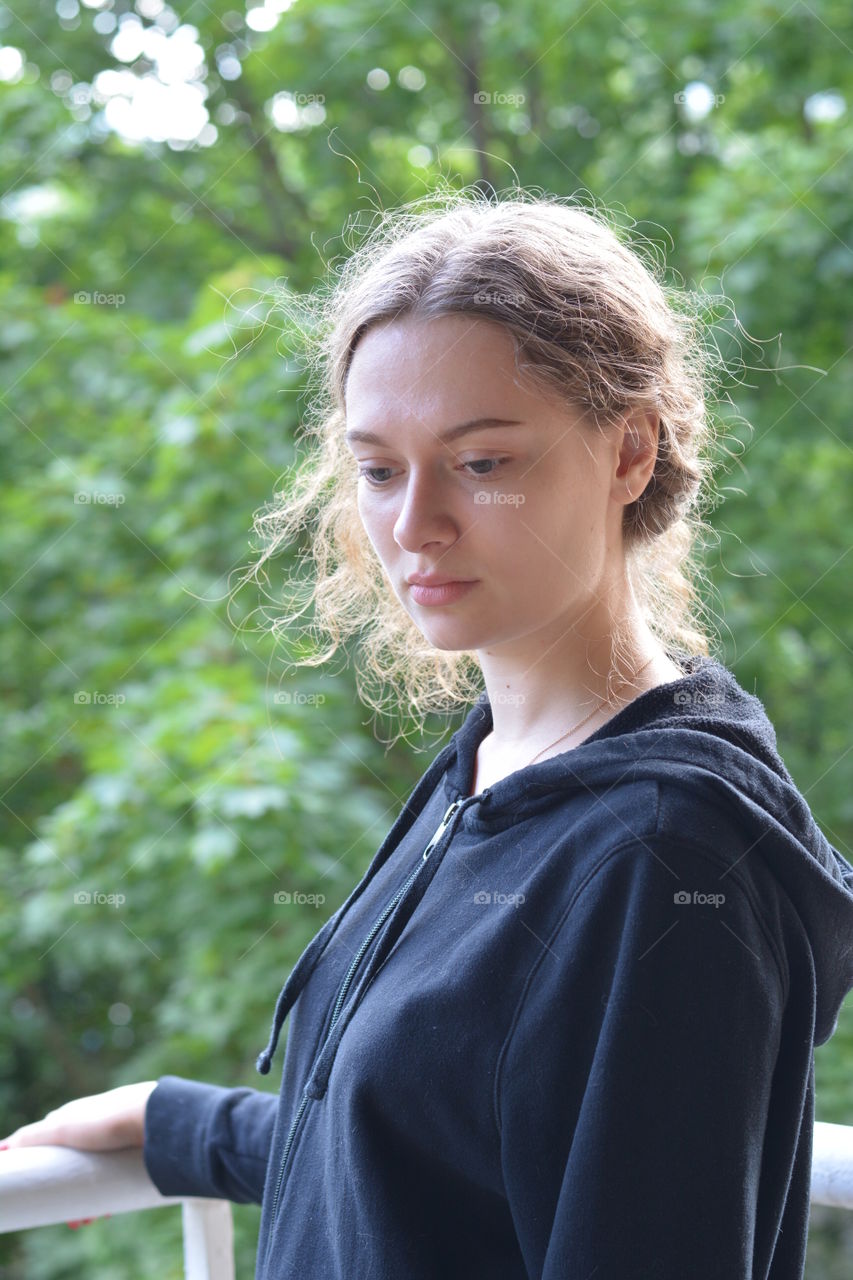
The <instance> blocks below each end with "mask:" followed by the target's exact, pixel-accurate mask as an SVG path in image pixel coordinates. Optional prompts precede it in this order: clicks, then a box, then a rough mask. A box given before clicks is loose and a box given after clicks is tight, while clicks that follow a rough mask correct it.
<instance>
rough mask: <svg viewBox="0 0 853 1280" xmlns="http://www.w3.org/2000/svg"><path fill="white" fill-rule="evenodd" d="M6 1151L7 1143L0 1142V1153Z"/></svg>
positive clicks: (7, 1148)
mask: <svg viewBox="0 0 853 1280" xmlns="http://www.w3.org/2000/svg"><path fill="white" fill-rule="evenodd" d="M8 1150H9V1144H8V1142H0V1151H8Z"/></svg>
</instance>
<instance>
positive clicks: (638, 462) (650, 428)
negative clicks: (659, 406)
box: [613, 409, 660, 505]
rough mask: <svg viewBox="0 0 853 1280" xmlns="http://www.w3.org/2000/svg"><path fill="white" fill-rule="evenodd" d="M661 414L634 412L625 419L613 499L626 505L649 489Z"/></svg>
mask: <svg viewBox="0 0 853 1280" xmlns="http://www.w3.org/2000/svg"><path fill="white" fill-rule="evenodd" d="M659 431H660V414H658V413H656V412H654V411H653V410H645V409H634V410H631V411H630V412H628V413H626V414H625V416H624V418H623V419H622V437H621V440H620V441H619V442H618V444H617V451H618V463H617V467H616V471H615V473H614V476H613V497H614V498H615V499H616V500H617V501H620V502H623V503H625V505H627V504H628V503H630V502H635V501H636V499H637V498H639V496H640V494H641V493H642V492H643V491H644V489H645V488H646V485H647V484H648V483H649V480H650V479H651V475H652V472H653V471H654V469H655V462H656V460H657V452H658V434H659Z"/></svg>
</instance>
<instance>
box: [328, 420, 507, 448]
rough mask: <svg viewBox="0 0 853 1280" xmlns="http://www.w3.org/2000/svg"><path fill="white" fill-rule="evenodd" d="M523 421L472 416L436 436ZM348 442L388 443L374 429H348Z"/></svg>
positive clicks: (454, 436)
mask: <svg viewBox="0 0 853 1280" xmlns="http://www.w3.org/2000/svg"><path fill="white" fill-rule="evenodd" d="M520 426H523V422H522V420H521V419H520V418H472V419H471V421H470V422H460V423H459V425H458V426H455V427H448V429H447V430H446V431H443V432H442V433H441V434H440V435H438V436H437V437H436V439H438V440H455V439H457V437H458V436H464V435H465V434H466V433H467V432H469V431H476V430H477V429H478V428H479V427H520ZM344 439H345V440H346V442H347V444H352V443H353V441H356V440H358V441H361V442H362V443H363V444H386V443H387V442H386V441H385V440H383V439H382V438H381V436H378V435H376V433H375V432H373V431H348V432H347V433H346V435H345V436H344Z"/></svg>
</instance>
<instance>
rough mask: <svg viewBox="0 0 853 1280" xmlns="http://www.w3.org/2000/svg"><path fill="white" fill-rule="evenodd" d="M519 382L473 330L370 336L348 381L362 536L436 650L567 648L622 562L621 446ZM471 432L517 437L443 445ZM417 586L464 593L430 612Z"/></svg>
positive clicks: (466, 325) (481, 332) (506, 343)
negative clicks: (438, 580)
mask: <svg viewBox="0 0 853 1280" xmlns="http://www.w3.org/2000/svg"><path fill="white" fill-rule="evenodd" d="M517 376H518V375H517V374H516V370H515V362H514V357H513V344H512V340H511V338H510V336H509V334H508V333H507V332H506V331H505V330H504V329H502V328H501V327H500V326H499V325H496V324H494V323H492V322H489V321H487V320H482V319H479V318H477V317H470V316H443V317H440V318H438V319H432V320H416V319H413V318H412V317H411V316H408V317H404V318H402V319H400V320H394V321H388V322H384V323H381V324H378V325H376V326H374V327H372V328H371V329H369V330H368V331H367V333H366V334H365V335H364V337H363V338H362V339H361V341H360V342H359V344H358V346H357V347H356V350H355V353H354V355H353V359H352V362H351V365H350V371H349V376H348V379H347V386H346V419H347V443H348V445H349V448H350V449H351V450H352V453H353V455H354V457H355V459H356V461H357V467H358V472H359V480H358V509H359V513H360V516H361V520H362V522H363V524H364V528H365V531H366V533H367V536H368V537H369V539H370V541H371V543H372V545H373V547H374V549H375V551H376V553H377V555H378V556H379V558H380V560H381V562H382V564H383V566H384V569H385V572H386V574H387V576H388V580H389V582H390V583H391V586H392V587H393V589H394V591H395V593H396V594H397V596H398V598H399V599H400V601H401V602H402V604H403V606H404V608H405V609H406V610H407V612H408V613H409V614H410V615H411V617H412V618H413V619H414V621H415V623H416V624H417V626H418V628H419V629H420V630H421V631H422V632H423V634H424V636H425V637H426V639H427V640H428V641H429V643H430V644H431V645H433V646H434V647H436V648H439V649H447V650H476V649H481V648H488V649H489V650H490V651H493V649H494V647H495V646H498V645H502V644H503V645H510V644H511V643H512V642H514V641H518V640H521V639H522V638H523V637H525V636H530V635H532V633H541V634H540V635H539V637H538V638H539V639H540V640H546V641H547V639H548V637H549V634H551V633H553V635H554V637H556V636H557V635H562V634H564V633H565V631H566V628H567V627H568V626H570V625H572V624H573V623H574V622H575V621H576V620H577V619H579V618H580V617H581V616H582V615H584V614H585V613H586V612H587V611H589V610H590V609H591V610H592V611H593V613H594V611H595V609H596V606H597V605H600V603H601V601H602V598H603V597H602V592H603V590H604V589H605V587H606V586H607V582H608V574H609V573H610V571H611V569H612V567H613V565H614V556H616V557H617V558H618V556H619V555H620V554H621V518H622V512H623V509H624V503H625V502H626V501H630V495H628V494H627V490H626V491H625V492H624V493H623V488H624V487H625V481H624V479H620V478H619V477H618V476H617V477H615V478H614V472H615V471H616V470H617V468H618V467H619V458H618V443H614V439H615V440H616V441H617V442H618V441H619V440H620V439H621V437H619V436H618V435H617V436H616V437H612V436H611V437H609V438H607V439H606V438H605V437H603V436H602V435H601V434H599V433H598V432H596V431H595V430H594V429H593V428H591V427H589V426H588V425H585V424H584V423H583V422H582V421H580V420H579V419H578V417H577V416H576V415H575V414H574V413H572V412H571V411H570V410H569V409H567V408H565V407H563V406H561V405H559V404H557V403H556V402H551V401H548V400H545V399H543V398H541V397H540V395H539V394H538V393H536V392H533V391H530V390H524V389H522V387H521V386H520V385H519V383H518V382H517V380H516V379H517ZM480 418H489V419H492V418H494V419H501V420H504V422H505V421H506V420H514V424H513V425H499V424H498V423H497V422H495V423H491V424H483V425H481V426H478V427H476V429H474V430H472V431H470V432H467V433H465V434H459V435H457V436H456V437H455V438H448V433H449V432H451V431H452V429H453V428H455V427H458V426H459V425H460V424H463V423H467V422H470V421H472V420H473V419H480ZM363 433H372V434H373V435H374V436H375V437H376V440H375V441H373V440H371V441H367V440H364V439H359V438H358V436H359V435H360V434H363ZM620 496H621V501H620ZM636 496H637V493H636V492H635V493H634V497H636ZM413 573H423V574H429V573H434V574H436V575H439V576H441V577H442V578H444V579H461V580H467V581H470V582H473V585H472V586H470V587H469V588H468V589H467V590H466V591H464V592H463V593H461V594H459V595H458V596H457V598H455V599H449V600H448V599H444V600H442V599H441V598H440V597H438V596H436V595H434V596H433V599H434V601H436V602H433V603H427V602H426V597H424V596H423V594H422V593H421V600H420V601H419V600H418V599H417V595H418V594H419V593H418V592H417V591H413V588H412V586H411V585H410V584H409V583H408V582H407V578H408V577H409V575H410V574H413Z"/></svg>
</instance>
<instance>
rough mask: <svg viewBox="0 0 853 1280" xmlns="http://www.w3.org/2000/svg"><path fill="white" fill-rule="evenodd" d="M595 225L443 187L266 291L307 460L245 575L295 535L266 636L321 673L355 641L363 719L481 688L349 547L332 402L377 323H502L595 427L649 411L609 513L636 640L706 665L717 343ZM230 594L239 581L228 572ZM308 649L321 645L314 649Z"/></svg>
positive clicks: (348, 508) (640, 262) (462, 698)
mask: <svg viewBox="0 0 853 1280" xmlns="http://www.w3.org/2000/svg"><path fill="white" fill-rule="evenodd" d="M627 241H628V237H627V235H626V233H624V232H623V231H622V230H621V229H620V228H619V227H618V225H617V224H616V222H615V219H614V218H613V216H612V215H606V214H605V213H603V212H601V210H600V209H597V208H595V207H593V208H587V209H584V208H582V207H580V206H579V205H578V204H577V203H574V202H572V200H571V199H570V198H568V197H558V196H554V195H548V194H544V193H543V194H539V195H537V194H534V193H533V192H532V191H531V190H530V189H524V188H517V187H516V188H513V189H512V191H511V192H510V193H509V194H507V195H504V196H499V195H498V193H493V194H492V195H491V196H488V195H484V194H483V193H482V192H481V191H480V190H479V189H478V188H476V187H474V188H466V189H463V190H461V191H459V190H451V189H443V190H435V191H433V192H432V193H431V194H429V195H427V196H425V197H421V198H420V199H419V200H417V201H413V202H411V203H410V204H407V205H404V206H401V207H399V208H397V209H394V210H391V211H388V212H385V213H380V214H379V215H378V222H377V223H376V225H374V226H373V227H372V228H368V230H367V231H366V233H365V234H364V235H363V237H362V238H361V242H360V243H359V244H358V245H357V246H356V247H355V249H354V250H353V251H352V252H351V253H350V256H349V257H348V258H347V259H346V260H345V261H344V264H343V266H342V268H341V269H340V271H339V273H338V277H337V279H336V280H335V279H329V280H328V281H327V282H326V283H325V284H321V287H320V288H318V289H316V290H314V291H312V292H311V293H309V294H307V295H304V294H291V293H288V292H287V291H286V290H282V291H281V293H280V294H279V293H278V292H276V297H275V306H276V308H279V307H280V308H281V309H282V310H283V312H284V314H285V315H286V316H287V317H288V318H289V320H290V321H291V322H293V321H295V322H296V327H297V329H298V332H299V333H300V335H301V336H300V345H302V346H303V352H304V358H305V360H306V364H307V367H308V369H309V371H310V372H311V373H312V374H313V375H314V378H315V382H314V389H313V395H312V396H309V406H308V413H307V415H306V422H305V437H306V441H307V443H308V454H307V457H306V458H305V459H304V460H302V461H300V462H298V463H297V464H296V465H295V466H294V467H293V468H292V471H291V473H290V475H289V479H288V483H287V484H286V487H285V488H284V489H282V490H281V491H279V492H277V493H276V494H275V500H274V501H273V502H272V503H268V504H267V505H266V506H264V507H263V508H262V509H261V510H260V511H258V512H256V513H255V516H254V525H253V532H254V533H256V534H258V535H259V537H260V539H261V547H260V548H259V550H261V551H262V554H261V556H260V558H259V559H258V560H257V562H256V563H255V564H254V566H251V567H250V576H251V577H253V578H255V579H257V575H258V573H259V572H260V570H261V569H262V568H263V566H264V565H265V564H266V563H267V561H268V560H269V559H270V557H271V556H273V555H274V554H275V553H276V552H277V551H278V550H279V549H280V548H281V547H282V546H283V545H287V544H290V543H294V542H295V541H296V540H297V539H298V538H299V536H300V535H307V536H308V538H307V540H308V546H307V547H303V549H302V552H301V554H300V555H299V556H298V557H297V563H298V567H299V568H300V569H301V568H302V566H304V565H307V566H308V569H309V572H308V574H307V580H306V577H305V575H302V574H297V576H295V577H293V578H291V579H289V580H288V581H287V582H286V583H285V591H286V592H287V593H288V600H287V604H286V606H285V608H284V610H283V611H282V612H279V615H278V616H277V617H275V618H274V619H273V621H272V624H271V626H270V627H269V629H270V630H271V631H272V632H273V634H274V635H275V634H278V633H283V632H284V631H288V632H289V633H290V634H289V636H288V642H289V648H290V650H291V653H293V654H297V652H298V647H299V645H298V639H299V638H298V637H294V635H293V634H292V632H291V629H292V627H293V624H294V623H295V622H296V621H297V620H298V619H300V618H301V617H302V615H303V614H304V613H305V611H306V610H307V609H308V608H309V607H310V606H311V605H313V608H314V617H313V620H312V621H311V622H308V623H305V624H304V630H305V631H306V632H307V633H308V634H309V635H310V636H311V642H310V645H309V646H302V652H301V653H299V654H298V656H297V657H296V659H295V665H296V666H319V665H321V664H325V663H327V662H328V660H329V659H330V658H331V657H332V656H333V655H334V654H335V653H336V652H337V650H338V648H339V647H341V646H343V645H344V644H345V642H346V641H347V640H348V639H349V638H350V637H351V636H356V635H357V636H358V638H359V645H358V648H357V651H356V654H355V672H356V682H357V686H358V692H359V696H360V697H361V699H362V701H363V702H364V703H365V704H366V705H367V706H369V707H371V708H372V709H373V710H374V711H375V712H376V713H385V712H386V711H389V710H390V711H392V712H394V711H399V709H400V705H401V700H402V699H404V700H405V704H406V706H405V710H406V711H407V713H409V714H410V715H412V716H414V717H416V718H418V719H419V720H420V721H421V723H422V721H423V717H424V716H425V715H426V714H427V713H428V712H432V711H440V712H447V711H449V710H458V708H459V705H460V703H461V704H463V705H467V704H470V703H472V702H473V701H475V700H476V699H477V697H478V696H479V695H480V693H481V692H482V689H483V680H482V672H481V669H480V665H479V663H478V661H477V657H476V654H475V653H473V652H468V651H449V652H447V651H442V650H438V649H435V648H432V647H431V646H430V645H429V644H428V643H426V642H425V639H424V636H423V634H422V632H421V631H420V630H419V629H418V627H417V626H416V625H415V623H414V622H413V620H412V618H411V617H410V616H409V614H408V613H407V612H406V610H405V609H404V608H403V606H402V604H401V603H400V601H399V599H398V598H397V596H396V595H395V593H394V591H393V589H392V586H391V584H390V582H389V580H388V578H387V576H386V574H385V571H384V569H383V566H382V564H381V562H380V560H379V558H378V556H377V555H376V553H375V551H374V549H373V547H372V545H371V543H370V541H369V539H368V538H367V536H366V534H365V532H364V528H363V526H362V523H361V519H360V516H359V513H358V509H357V472H356V467H355V463H354V459H353V457H352V455H351V454H350V453H349V451H348V450H347V447H346V445H345V442H344V429H345V424H346V415H345V402H344V394H345V388H346V379H347V374H348V372H349V367H350V363H351V361H352V358H353V354H354V351H355V348H356V345H357V343H358V342H359V340H360V339H361V337H362V336H363V335H364V334H365V332H366V331H367V330H368V329H369V328H370V327H371V326H372V325H375V324H377V323H379V322H380V321H383V320H390V319H395V318H399V317H402V316H407V315H413V316H416V317H418V318H422V319H425V318H431V317H437V316H446V315H450V314H454V315H456V314H466V315H471V316H477V317H481V318H486V319H488V320H491V321H494V322H497V323H498V324H500V325H502V326H503V327H504V329H505V330H506V331H507V332H508V333H509V334H510V335H511V337H512V339H513V344H514V348H515V352H516V364H517V366H518V368H519V371H521V370H522V369H523V370H524V371H525V374H526V375H527V376H529V378H530V379H531V382H532V384H533V385H534V386H536V387H539V388H541V390H542V391H543V392H544V393H546V394H547V393H549V392H550V394H551V395H552V396H553V393H554V392H555V391H556V393H557V395H558V396H559V397H561V398H562V400H563V401H564V402H565V403H566V404H567V405H568V406H570V407H572V408H573V409H575V410H577V409H580V411H581V412H582V414H583V416H584V419H585V420H587V421H588V422H589V423H591V424H595V426H597V427H602V428H603V427H604V426H605V425H606V424H607V423H610V422H613V421H617V420H619V418H620V417H622V416H623V415H624V413H625V412H626V410H628V409H630V408H634V407H639V408H641V409H649V410H654V411H656V412H657V413H658V414H659V415H660V433H659V444H658V453H657V460H656V463H655V467H654V471H653V473H652V476H651V478H650V480H649V483H648V485H647V486H646V488H645V490H644V491H643V493H642V494H641V495H640V496H639V497H638V498H637V499H636V500H635V501H634V502H632V503H631V504H630V505H628V506H627V507H626V508H625V511H624V515H623V541H624V547H625V558H626V571H627V573H628V575H629V581H630V584H631V587H632V589H633V591H634V594H635V597H636V599H637V602H638V604H639V606H640V608H641V611H642V614H643V616H644V618H645V620H646V623H647V625H648V627H649V629H650V630H651V631H652V633H653V634H654V635H655V636H656V637H657V638H658V640H659V641H660V642H661V643H662V645H663V646H664V647H665V648H666V649H667V651H668V652H670V653H675V652H676V651H681V652H682V653H684V654H706V655H707V654H708V653H709V631H708V629H707V628H706V626H705V623H704V619H705V618H706V617H707V606H706V605H705V604H704V603H703V601H702V599H701V596H700V593H699V590H698V580H699V578H700V577H702V578H704V572H703V570H702V567H701V561H700V557H699V554H698V551H697V547H698V544H699V542H700V535H701V534H702V533H704V532H705V531H706V530H708V529H710V526H708V525H707V524H706V522H705V520H704V514H705V508H706V505H708V504H709V503H710V501H711V495H710V474H711V461H710V458H709V450H710V446H711V444H712V442H713V441H714V439H715V434H716V433H715V427H714V424H713V422H712V420H711V417H710V414H709V410H708V391H709V389H710V384H711V380H712V373H713V371H714V365H715V360H714V353H715V352H716V348H715V347H712V346H710V345H706V344H705V342H704V341H703V336H704V333H705V327H704V324H703V322H702V311H703V305H704V303H705V302H706V298H705V297H704V296H703V295H693V294H691V293H690V292H688V291H687V290H685V289H683V288H678V287H670V286H668V285H666V284H664V283H663V279H662V266H661V263H660V262H659V260H658V258H657V256H656V253H655V249H654V246H652V247H651V252H647V250H648V248H649V246H648V244H647V242H644V243H643V245H642V246H640V245H638V244H631V243H628V242H627ZM244 581H245V579H244ZM315 637H319V638H320V645H321V646H322V645H323V643H324V641H325V642H326V643H325V647H321V651H319V652H317V648H316V644H315Z"/></svg>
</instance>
